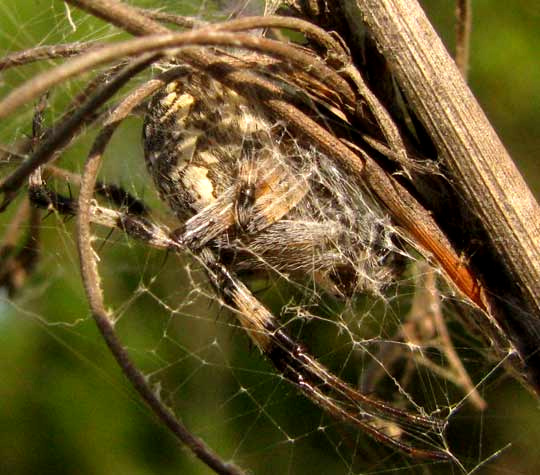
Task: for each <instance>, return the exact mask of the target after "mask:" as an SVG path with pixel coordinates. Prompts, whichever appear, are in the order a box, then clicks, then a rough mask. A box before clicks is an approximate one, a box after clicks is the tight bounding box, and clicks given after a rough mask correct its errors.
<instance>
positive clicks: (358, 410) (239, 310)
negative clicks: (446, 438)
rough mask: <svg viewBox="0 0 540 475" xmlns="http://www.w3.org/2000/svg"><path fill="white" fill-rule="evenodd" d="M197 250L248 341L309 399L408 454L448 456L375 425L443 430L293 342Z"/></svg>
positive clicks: (239, 286)
mask: <svg viewBox="0 0 540 475" xmlns="http://www.w3.org/2000/svg"><path fill="white" fill-rule="evenodd" d="M197 255H198V257H199V258H200V259H201V260H202V262H203V264H204V266H205V268H206V270H207V274H208V277H209V280H210V282H211V283H212V285H213V287H214V288H215V290H216V292H217V293H218V294H219V295H221V296H222V297H223V299H224V301H225V303H226V304H227V305H229V306H231V307H232V308H233V311H234V313H235V316H236V318H237V319H238V321H239V323H240V325H241V326H242V328H243V329H244V330H245V331H246V333H247V334H248V336H249V337H250V338H251V340H252V341H253V342H254V343H255V345H256V346H257V347H258V348H259V349H260V351H261V352H262V353H263V354H264V355H265V356H266V357H267V358H268V359H269V360H270V361H271V362H272V364H273V365H274V366H275V367H276V368H277V369H278V370H279V371H280V372H281V373H282V374H283V376H284V377H285V378H286V379H287V380H288V381H290V382H291V383H293V384H294V386H295V387H297V388H298V389H299V390H300V392H302V393H303V394H304V395H305V396H306V397H308V398H309V399H310V400H311V401H312V402H313V403H315V404H316V405H317V406H319V407H320V408H322V409H323V410H324V411H326V412H327V413H328V414H329V415H330V416H331V417H332V418H334V419H337V420H340V421H343V422H346V423H348V424H351V425H352V426H354V427H357V428H359V429H361V430H363V431H364V432H366V433H367V434H368V435H370V436H371V437H373V438H374V439H376V440H377V441H379V442H382V443H384V444H386V445H388V446H390V447H392V448H394V449H396V450H398V451H400V452H402V453H404V454H406V455H409V456H412V457H415V458H423V459H432V460H450V459H451V455H450V454H449V453H448V452H445V451H442V450H439V449H427V448H418V447H415V446H413V445H411V444H409V443H408V442H404V441H402V440H399V439H397V438H395V437H392V436H390V435H388V434H387V433H386V432H385V431H384V429H381V428H380V427H378V423H379V422H380V421H381V419H383V420H387V421H392V422H398V423H401V424H403V425H406V426H407V427H408V428H409V429H410V428H413V427H416V428H417V431H418V434H424V433H425V432H429V431H434V430H435V431H439V432H440V431H442V428H443V423H442V422H441V421H439V420H437V419H435V418H431V417H426V416H422V415H416V414H411V413H408V412H405V411H402V410H400V409H397V408H394V407H392V406H390V405H387V404H385V403H384V402H382V401H378V400H376V399H372V398H370V397H368V396H366V395H364V394H362V393H360V392H358V391H357V390H356V389H354V388H352V387H351V386H349V385H347V384H346V383H345V382H344V381H342V380H341V379H339V378H337V377H336V376H334V375H333V374H332V373H330V372H329V371H328V370H327V369H326V368H325V367H324V366H323V365H321V364H320V363H319V362H317V361H316V360H315V359H313V358H312V357H311V356H310V355H309V354H308V353H307V351H306V350H305V349H304V348H303V347H302V346H301V345H299V344H298V343H296V342H294V340H292V339H291V338H290V337H289V336H288V335H287V334H286V333H285V332H284V330H282V329H281V328H280V327H279V326H278V325H277V323H276V320H275V318H274V316H273V315H272V314H271V313H270V311H269V310H268V309H267V308H266V307H265V306H264V305H263V304H261V303H260V302H259V300H257V299H256V298H255V297H254V296H253V294H252V293H251V292H250V290H249V289H248V288H247V287H246V286H245V285H244V284H243V283H242V282H241V281H240V280H239V279H238V278H237V277H236V276H235V275H234V273H232V272H230V271H229V270H228V269H227V268H226V266H224V265H223V264H222V263H220V262H219V260H217V259H216V257H215V255H214V253H213V252H212V251H211V250H210V249H209V248H203V249H202V250H200V251H199V252H198V253H197ZM418 434H417V436H418Z"/></svg>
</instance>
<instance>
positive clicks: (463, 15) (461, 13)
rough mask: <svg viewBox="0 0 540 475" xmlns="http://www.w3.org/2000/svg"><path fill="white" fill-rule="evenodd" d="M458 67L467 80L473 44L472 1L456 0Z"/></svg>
mask: <svg viewBox="0 0 540 475" xmlns="http://www.w3.org/2000/svg"><path fill="white" fill-rule="evenodd" d="M456 19H457V21H456V65H457V67H458V69H459V70H460V71H461V74H462V75H463V77H464V78H465V79H467V71H468V69H469V51H470V42H471V25H472V7H471V0H456Z"/></svg>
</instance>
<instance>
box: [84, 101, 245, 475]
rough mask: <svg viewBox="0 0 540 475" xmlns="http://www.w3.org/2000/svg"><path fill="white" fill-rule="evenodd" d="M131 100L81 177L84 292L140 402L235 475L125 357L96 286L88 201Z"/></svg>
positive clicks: (219, 468) (215, 465)
mask: <svg viewBox="0 0 540 475" xmlns="http://www.w3.org/2000/svg"><path fill="white" fill-rule="evenodd" d="M134 99H135V100H134V101H133V102H132V103H130V102H129V101H124V103H123V104H122V106H123V108H118V109H117V110H116V115H115V116H113V117H112V118H111V121H110V123H109V124H108V125H106V126H105V128H104V129H103V130H102V132H101V133H100V135H99V136H98V138H97V139H96V141H95V142H94V145H93V147H92V150H91V151H90V155H89V157H88V159H87V162H86V164H85V168H84V172H83V175H82V179H81V188H80V192H79V200H78V211H79V214H78V220H77V227H78V232H77V243H78V249H79V257H80V266H81V273H82V276H83V282H84V286H85V290H86V294H87V297H88V301H89V304H90V308H91V310H92V315H93V317H94V319H95V321H96V324H97V326H98V328H99V330H100V332H101V334H102V336H103V338H104V340H105V341H106V343H107V345H108V347H109V349H110V351H111V353H112V354H113V355H114V357H115V359H116V361H117V362H118V364H119V365H120V367H121V368H122V371H123V373H124V374H125V375H126V377H127V378H128V379H129V381H130V382H131V384H133V386H134V387H135V389H136V390H137V391H138V393H139V394H140V396H141V397H142V398H143V399H144V401H145V402H146V403H147V404H148V405H149V406H150V407H151V409H152V411H153V412H154V414H156V415H157V416H158V417H159V419H161V421H162V422H163V423H164V424H165V425H166V426H167V427H168V428H169V429H170V430H171V431H172V432H173V433H174V434H175V435H176V437H178V439H179V440H180V441H181V442H182V443H184V444H186V445H187V446H188V447H189V448H190V449H191V451H192V452H193V453H194V454H195V455H196V456H197V457H198V458H199V459H201V460H202V461H203V462H204V463H206V464H207V465H208V466H209V467H210V468H211V469H212V470H214V471H215V472H216V473H220V474H227V475H233V474H234V475H239V474H242V473H244V472H243V471H242V470H241V469H240V468H238V467H236V466H235V465H234V464H229V463H226V462H224V461H223V460H222V459H221V458H220V457H219V456H218V455H217V454H215V453H214V452H213V451H212V450H211V449H210V448H209V447H208V446H207V445H206V444H205V443H204V441H202V440H201V439H199V438H198V437H195V436H194V435H193V434H191V433H190V432H189V430H188V429H187V428H186V427H185V426H184V425H183V424H182V423H181V422H180V421H179V420H178V419H177V418H176V417H175V416H174V414H173V413H172V411H170V410H169V409H168V408H167V407H166V406H165V405H164V404H163V403H162V402H161V401H160V399H159V398H158V396H157V395H156V394H155V393H154V391H153V390H152V388H151V387H150V386H149V384H148V381H147V378H146V377H145V376H144V374H143V373H141V372H140V371H139V370H138V369H137V368H136V366H135V365H134V364H133V363H132V361H131V359H130V358H129V355H128V353H127V351H126V350H125V348H124V347H123V346H122V343H121V342H120V340H119V339H118V337H117V335H116V332H115V329H114V324H113V322H112V320H111V318H110V315H109V313H108V312H107V310H106V309H105V305H104V301H103V293H102V291H101V288H100V286H99V282H100V278H99V273H98V270H97V262H96V258H95V253H94V250H93V249H92V245H91V242H92V236H91V232H90V215H91V203H92V200H93V192H94V187H95V183H96V178H97V173H98V170H99V166H100V164H101V158H102V155H103V152H104V150H105V148H106V147H107V144H108V143H109V140H110V138H111V136H112V134H113V132H114V130H115V129H116V127H117V126H118V124H119V121H121V120H122V119H123V117H125V115H127V114H128V113H129V111H130V110H131V108H132V107H134V106H135V105H136V104H137V103H139V102H140V100H139V98H138V97H135V98H134Z"/></svg>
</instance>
